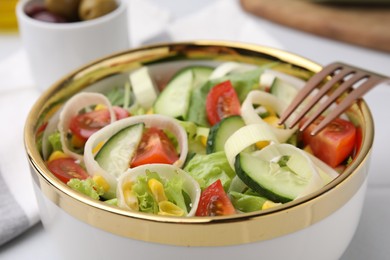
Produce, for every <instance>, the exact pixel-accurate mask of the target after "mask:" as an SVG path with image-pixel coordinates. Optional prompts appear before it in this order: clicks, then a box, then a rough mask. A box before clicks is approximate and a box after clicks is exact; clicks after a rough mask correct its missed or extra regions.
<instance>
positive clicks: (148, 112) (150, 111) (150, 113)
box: [146, 107, 154, 115]
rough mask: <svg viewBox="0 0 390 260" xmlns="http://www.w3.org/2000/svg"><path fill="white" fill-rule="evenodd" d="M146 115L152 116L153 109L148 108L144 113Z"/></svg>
mask: <svg viewBox="0 0 390 260" xmlns="http://www.w3.org/2000/svg"><path fill="white" fill-rule="evenodd" d="M146 114H147V115H153V114H154V110H153V107H151V108H149V109H148V111H146Z"/></svg>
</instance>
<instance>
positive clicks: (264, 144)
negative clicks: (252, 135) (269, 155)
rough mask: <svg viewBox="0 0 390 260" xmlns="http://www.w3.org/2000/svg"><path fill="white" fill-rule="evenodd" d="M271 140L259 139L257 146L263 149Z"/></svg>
mask: <svg viewBox="0 0 390 260" xmlns="http://www.w3.org/2000/svg"><path fill="white" fill-rule="evenodd" d="M269 143H270V142H269V141H259V142H257V143H256V147H257V149H263V148H264V147H266V146H267V145H269Z"/></svg>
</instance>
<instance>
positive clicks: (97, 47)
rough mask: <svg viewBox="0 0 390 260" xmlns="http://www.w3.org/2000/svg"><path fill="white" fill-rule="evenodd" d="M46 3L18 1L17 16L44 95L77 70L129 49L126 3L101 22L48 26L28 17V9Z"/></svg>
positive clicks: (38, 86) (34, 76)
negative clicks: (31, 5) (26, 8)
mask: <svg viewBox="0 0 390 260" xmlns="http://www.w3.org/2000/svg"><path fill="white" fill-rule="evenodd" d="M32 2H43V0H29V1H26V0H21V1H19V3H18V5H17V8H16V14H17V19H18V24H19V31H20V35H21V39H22V43H23V46H24V48H25V49H26V52H27V58H28V60H29V64H30V66H31V72H32V76H33V79H34V81H35V85H36V87H37V88H38V89H39V90H41V91H43V90H45V89H46V88H48V87H49V86H51V85H52V84H53V83H55V82H56V81H57V80H59V79H61V78H62V77H63V76H65V75H66V74H68V73H69V72H71V71H73V70H74V69H76V68H78V67H80V66H83V65H85V64H87V63H88V62H91V61H93V60H96V59H98V58H101V57H104V56H107V55H110V54H113V53H115V52H119V51H123V50H126V49H127V48H129V32H128V19H127V1H126V0H120V1H118V0H117V2H118V7H117V8H116V9H115V10H114V11H112V12H110V13H108V14H106V15H104V16H101V17H99V18H95V19H92V20H88V21H80V22H72V23H49V22H44V21H39V20H35V19H33V18H31V17H29V16H28V15H27V14H26V13H25V11H24V10H25V6H26V5H28V4H31V3H32Z"/></svg>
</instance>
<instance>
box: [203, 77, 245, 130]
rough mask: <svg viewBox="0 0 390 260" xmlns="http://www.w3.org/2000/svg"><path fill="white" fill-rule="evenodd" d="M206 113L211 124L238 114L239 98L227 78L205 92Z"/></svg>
mask: <svg viewBox="0 0 390 260" xmlns="http://www.w3.org/2000/svg"><path fill="white" fill-rule="evenodd" d="M206 113H207V119H208V121H209V123H210V124H211V125H215V124H216V123H218V122H219V121H221V120H222V119H223V118H225V117H228V116H232V115H240V100H239V99H238V96H237V93H236V91H235V90H234V88H233V86H232V83H231V82H230V81H229V80H228V81H224V82H222V83H219V84H218V85H215V86H214V87H213V88H212V89H211V90H210V92H209V93H208V94H207V97H206Z"/></svg>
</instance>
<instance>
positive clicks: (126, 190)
mask: <svg viewBox="0 0 390 260" xmlns="http://www.w3.org/2000/svg"><path fill="white" fill-rule="evenodd" d="M132 186H133V183H131V182H129V181H128V182H125V183H124V184H123V185H122V191H123V197H124V200H125V203H126V205H127V206H128V207H129V208H130V209H132V210H135V211H138V210H139V204H138V198H137V194H136V193H135V192H134V191H133V190H132Z"/></svg>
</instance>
